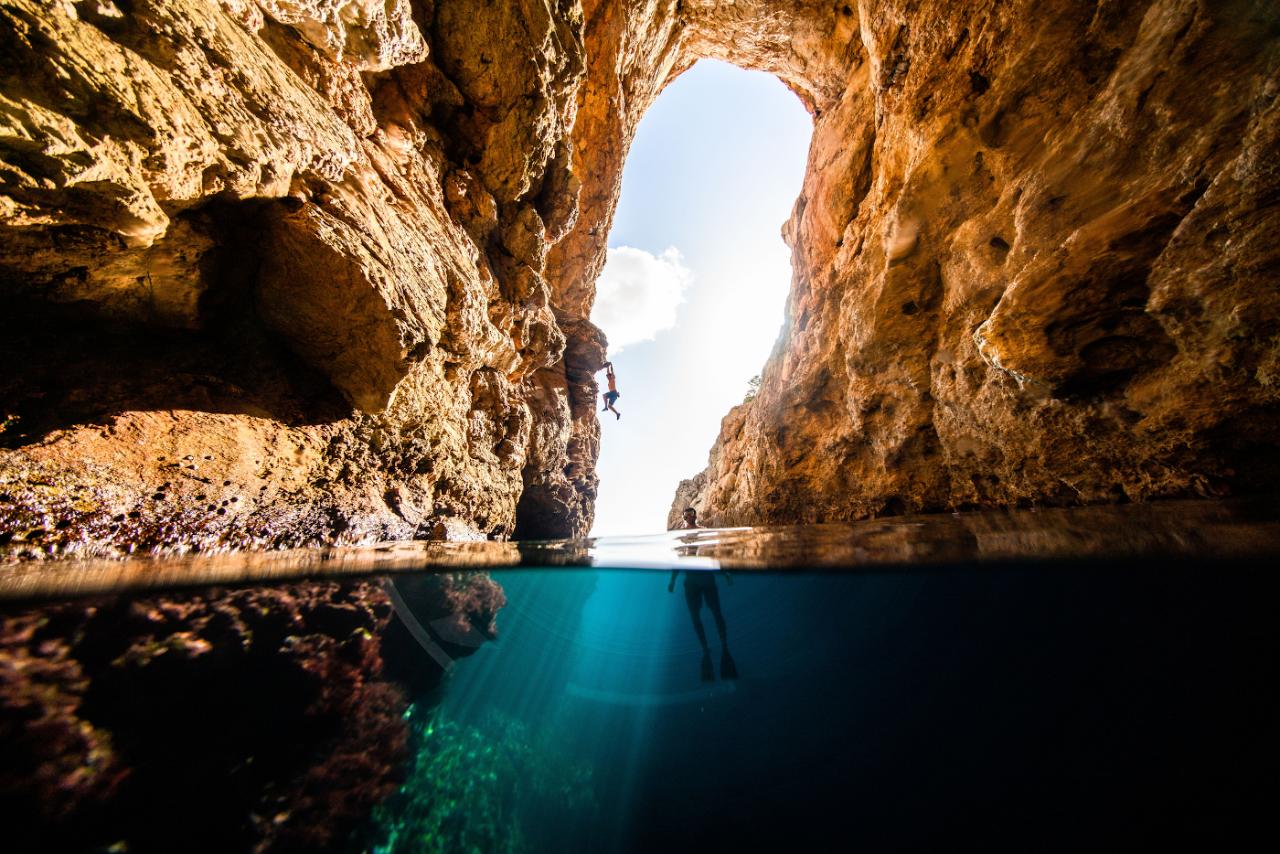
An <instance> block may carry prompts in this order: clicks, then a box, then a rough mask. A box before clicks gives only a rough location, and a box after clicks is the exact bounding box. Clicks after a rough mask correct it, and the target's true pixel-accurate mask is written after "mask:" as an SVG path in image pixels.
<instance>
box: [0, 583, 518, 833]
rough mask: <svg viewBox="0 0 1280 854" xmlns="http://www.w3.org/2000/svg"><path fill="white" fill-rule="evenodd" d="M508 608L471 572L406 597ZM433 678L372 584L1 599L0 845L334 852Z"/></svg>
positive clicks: (403, 740) (381, 794)
mask: <svg viewBox="0 0 1280 854" xmlns="http://www.w3.org/2000/svg"><path fill="white" fill-rule="evenodd" d="M504 603H505V599H504V597H503V595H502V593H501V590H500V589H499V588H498V587H497V585H496V584H494V583H493V581H492V580H490V579H489V577H488V576H487V575H485V574H483V573H476V574H470V575H462V574H457V575H444V576H431V577H430V578H427V579H423V580H421V581H419V582H418V583H417V585H416V587H415V595H414V597H413V607H414V608H415V609H416V613H419V614H420V615H421V616H422V617H423V619H429V618H432V617H437V616H440V615H449V616H453V617H457V618H458V619H460V620H464V621H467V622H468V623H469V624H470V625H474V626H475V627H476V628H477V629H478V630H480V631H481V632H484V633H485V634H488V635H492V634H493V632H494V626H493V620H494V616H495V614H496V612H497V610H498V609H499V608H501V607H502V605H503V604H504ZM473 651H474V649H472V648H454V649H451V650H450V654H451V655H453V656H455V657H458V656H463V655H468V654H470V653H471V652H473ZM441 676H442V672H441V670H440V668H439V666H437V665H436V664H435V662H433V661H432V659H431V658H430V657H428V655H427V653H426V652H424V651H423V650H422V649H421V648H420V647H419V646H418V645H417V642H416V641H414V640H412V638H410V637H409V636H408V633H407V632H406V631H405V629H404V627H403V624H402V623H401V622H400V619H399V617H398V616H396V615H393V612H392V604H391V602H390V601H389V600H388V597H387V594H386V592H385V590H384V588H383V587H382V586H381V585H380V584H379V583H377V582H369V581H363V582H346V583H336V582H306V583H300V584H293V585H286V586H279V587H259V588H254V589H240V590H235V589H231V590H227V589H218V588H206V589H203V590H200V591H199V592H187V593H167V594H160V595H154V596H147V597H143V598H130V597H127V596H113V597H108V598H100V599H93V600H81V601H66V602H60V603H57V604H53V605H46V606H27V607H10V608H7V609H5V610H3V611H0V740H3V743H4V745H5V750H4V751H3V753H2V754H0V816H3V817H4V818H5V819H6V820H7V821H8V822H9V824H10V826H11V828H13V832H12V833H11V834H10V839H9V842H8V845H9V847H10V848H11V850H15V851H40V850H57V851H101V850H104V849H106V848H109V847H117V848H121V849H127V850H129V851H156V852H162V851H171V850H173V846H174V843H175V840H182V845H183V847H185V848H188V849H190V850H198V851H262V852H266V851H273V852H283V851H319V850H335V849H341V848H342V847H343V846H344V845H345V844H346V842H347V839H348V837H349V836H350V834H351V832H352V831H353V830H354V829H355V828H356V827H357V826H358V825H359V824H360V823H361V822H363V821H364V820H365V819H366V817H367V815H368V813H369V811H370V810H371V809H372V808H373V807H374V805H375V804H377V803H379V802H380V801H382V800H383V799H385V798H386V797H387V796H389V795H390V794H392V793H393V792H394V791H395V790H396V788H397V787H398V785H399V782H400V780H401V778H402V774H403V766H404V761H405V759H406V756H407V737H408V730H407V724H406V721H405V712H406V710H407V709H408V707H409V702H410V699H411V698H414V697H417V696H420V695H421V693H422V692H425V691H429V690H431V689H433V688H436V687H438V685H439V683H440V681H441ZM139 698H144V699H145V702H139ZM122 835H123V838H122Z"/></svg>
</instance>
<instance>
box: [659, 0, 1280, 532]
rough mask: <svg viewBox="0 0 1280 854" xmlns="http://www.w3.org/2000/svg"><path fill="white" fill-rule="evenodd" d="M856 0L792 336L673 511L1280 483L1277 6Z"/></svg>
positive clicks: (803, 207) (765, 511) (769, 517)
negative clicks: (942, 4) (1279, 446)
mask: <svg viewBox="0 0 1280 854" xmlns="http://www.w3.org/2000/svg"><path fill="white" fill-rule="evenodd" d="M840 11H841V12H842V13H844V14H845V15H846V16H847V17H852V18H854V19H856V22H857V23H856V37H855V41H854V43H853V44H852V46H851V48H850V55H849V61H848V64H847V65H846V67H845V71H844V72H843V74H842V75H841V78H840V80H839V83H838V84H837V85H836V86H835V87H834V88H827V89H825V90H823V91H822V92H820V93H819V94H818V95H817V96H816V98H815V100H814V101H813V102H812V107H813V112H814V118H815V125H814V139H813V144H812V148H811V151H810V155H809V168H808V173H807V175H806V178H805V183H804V191H803V193H802V194H801V196H800V199H799V200H798V201H797V203H796V207H795V210H794V213H793V215H792V217H791V219H790V220H789V221H788V222H787V224H786V225H785V226H784V232H783V233H784V236H785V238H786V239H787V241H788V243H789V244H790V245H791V247H792V249H793V258H794V267H795V277H794V280H793V283H792V290H791V294H790V296H789V298H788V302H787V321H786V325H785V328H784V331H783V334H782V337H781V339H780V340H779V341H778V343H777V346H776V348H775V350H774V352H773V355H772V356H771V357H770V359H769V362H768V364H767V365H766V367H765V369H764V374H763V380H764V381H763V385H762V387H761V389H760V392H759V394H758V395H757V396H756V398H755V399H754V400H752V401H750V402H748V403H745V404H744V405H742V406H740V407H737V408H736V409H735V410H734V411H733V412H731V413H730V414H729V415H728V416H727V417H726V418H725V419H724V422H723V425H722V429H721V433H720V436H719V438H718V439H717V441H716V443H715V446H714V448H713V449H712V451H711V456H710V461H709V466H708V468H707V470H706V471H704V472H703V473H701V474H699V475H698V476H697V477H695V478H693V479H692V480H689V481H685V482H684V483H683V484H681V486H680V488H679V490H678V491H677V495H676V498H675V501H674V503H673V507H672V515H671V521H672V523H673V524H674V523H675V521H676V520H677V519H678V514H679V510H680V509H681V508H683V507H684V506H686V505H689V504H692V505H694V506H696V507H699V508H700V510H701V511H702V513H701V518H702V519H704V520H705V521H706V523H708V524H720V525H728V524H743V523H762V522H784V521H785V522H803V521H822V520H830V519H849V518H858V517H865V516H874V515H878V514H892V513H900V512H904V511H919V510H942V509H957V508H968V507H976V506H993V505H1013V504H1075V503H1089V502H1107V501H1126V500H1133V501H1139V500H1146V499H1152V498H1159V497H1166V496H1173V495H1222V494H1226V493H1228V492H1248V491H1258V490H1267V489H1274V483H1275V475H1276V474H1277V462H1280V457H1278V455H1277V453H1276V450H1275V449H1276V440H1277V438H1280V421H1278V420H1277V412H1278V410H1277V404H1278V403H1280V386H1278V385H1277V374H1276V365H1277V364H1278V363H1277V359H1278V358H1280V337H1278V335H1280V298H1278V297H1277V290H1276V285H1277V281H1278V277H1280V249H1278V248H1277V245H1276V243H1275V241H1274V240H1273V239H1271V238H1270V237H1269V235H1273V234H1275V233H1276V230H1277V228H1278V227H1280V208H1277V205H1276V202H1277V200H1280V195H1277V194H1278V193H1280V169H1278V168H1277V163H1280V105H1278V103H1277V100H1276V98H1277V95H1278V94H1280V86H1278V85H1277V80H1278V79H1280V77H1278V76H1277V74H1278V72H1280V40H1278V38H1277V37H1278V36H1280V11H1278V10H1277V8H1276V7H1275V5H1274V4H1269V3H1258V2H1226V3H1196V2H1159V1H1157V2H1143V3H1107V2H1099V3H1071V2H1063V3H1050V4H1047V5H1046V4H1043V3H1041V4H1029V3H980V2H975V3H967V4H964V5H963V9H961V7H957V6H955V5H954V4H949V5H948V7H947V9H946V10H945V11H941V10H940V9H939V8H937V7H935V6H933V5H931V4H928V3H925V4H914V3H895V2H885V3H879V2H864V3H860V4H857V6H856V8H854V7H853V5H852V4H851V5H849V6H845V7H841V9H840ZM800 52H803V51H800ZM784 79H785V78H784Z"/></svg>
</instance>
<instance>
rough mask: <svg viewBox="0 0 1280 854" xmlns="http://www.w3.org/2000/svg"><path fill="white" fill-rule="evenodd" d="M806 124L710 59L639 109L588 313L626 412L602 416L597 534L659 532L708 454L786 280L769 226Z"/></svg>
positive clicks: (766, 87)
mask: <svg viewBox="0 0 1280 854" xmlns="http://www.w3.org/2000/svg"><path fill="white" fill-rule="evenodd" d="M812 132H813V125H812V122H811V120H810V118H809V115H808V113H806V112H805V110H804V107H803V106H801V104H800V101H799V99H797V98H796V97H795V95H793V94H792V93H791V92H790V91H788V90H787V89H786V87H784V86H783V85H782V83H780V82H779V81H778V80H777V78H775V77H773V76H771V75H768V74H764V73H761V72H752V71H743V70H741V69H739V68H735V67H733V66H730V65H727V64H724V63H720V62H712V61H708V60H703V61H702V62H699V63H698V64H697V65H696V66H694V67H693V68H692V69H690V70H689V71H687V72H685V74H683V75H682V76H681V77H680V78H679V79H677V80H676V81H675V82H673V83H672V84H671V85H670V86H668V87H667V89H666V91H664V92H663V93H662V95H661V96H660V97H659V98H658V99H657V101H656V102H655V103H654V105H653V106H652V107H651V108H650V109H649V111H648V113H646V114H645V117H644V119H643V120H642V121H641V123H640V127H639V129H638V131H637V133H636V137H635V141H634V142H633V143H632V146H631V151H630V154H629V156H628V158H627V163H626V167H625V169H624V172H623V179H622V196H621V198H620V200H619V204H618V210H617V213H616V215H615V217H614V224H613V230H612V231H611V232H610V234H609V256H608V262H607V264H606V267H605V270H604V272H603V273H602V275H601V279H600V281H599V283H598V284H597V288H596V294H597V296H596V304H595V308H594V310H593V312H592V319H593V320H594V321H595V322H596V323H597V325H599V326H600V327H601V328H602V329H604V331H605V333H606V334H607V335H608V336H609V341H610V358H612V360H613V363H614V367H615V370H616V371H617V376H618V391H619V392H621V397H620V398H619V400H618V402H617V409H618V410H619V411H620V412H621V413H622V418H621V419H620V420H616V419H615V418H614V416H613V414H612V413H609V412H605V413H602V414H601V418H602V423H601V433H602V437H601V453H600V462H599V466H598V469H597V470H598V473H599V475H600V495H599V499H598V501H597V504H596V521H595V526H594V528H593V529H592V534H593V535H594V536H613V535H623V534H641V533H649V532H654V531H661V530H663V529H664V528H665V527H666V516H667V510H668V509H669V508H670V506H671V500H672V497H673V496H674V493H675V488H676V485H677V484H678V483H679V482H680V481H681V480H682V479H683V478H687V477H692V476H693V475H694V474H696V473H697V472H699V471H701V470H702V469H703V467H705V466H706V463H707V453H708V451H710V449H711V445H712V443H713V442H714V441H715V438H716V435H717V434H718V433H719V431H720V420H721V419H722V418H723V417H724V416H725V415H726V414H727V413H728V411H729V409H730V408H731V407H733V406H734V405H736V404H738V403H741V402H742V399H743V396H744V395H745V394H746V392H747V381H748V380H749V379H751V377H752V376H754V375H756V374H758V373H759V372H760V370H761V368H763V367H764V362H765V359H766V358H768V355H769V351H770V350H771V349H772V348H773V344H774V342H775V340H776V339H777V337H778V332H779V330H780V328H781V325H782V317H783V308H784V304H785V302H786V295H787V290H788V288H789V287H790V283H791V256H790V250H789V249H788V248H787V246H786V244H785V243H783V242H782V237H781V233H780V231H781V226H782V223H783V222H785V221H786V219H787V217H788V216H789V215H790V213H791V207H792V205H793V204H794V203H795V199H796V196H797V195H798V194H799V192H800V186H801V181H802V178H803V175H804V164H805V155H806V152H807V150H808V146H809V137H810V136H811V134H812ZM601 380H602V386H603V374H601Z"/></svg>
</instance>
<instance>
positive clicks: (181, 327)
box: [0, 0, 1280, 556]
mask: <svg viewBox="0 0 1280 854" xmlns="http://www.w3.org/2000/svg"><path fill="white" fill-rule="evenodd" d="M1277 18H1278V13H1277V11H1276V9H1275V7H1274V4H1271V3H1268V2H1265V0H1224V2H1207V0H1206V2H1195V0H1145V2H1137V3H1129V2H1125V3H1120V2H1110V1H1109V0H1099V2H1081V1H1080V0H1048V2H1037V3H1031V2H1025V0H1018V1H1017V2H994V0H993V1H992V2H983V0H968V2H965V3H961V4H955V3H948V4H938V3H932V2H919V0H913V2H908V0H862V2H854V0H850V1H849V2H835V3H832V2H818V1H817V0H797V1H796V2H781V0H735V2H731V0H611V1H610V2H606V0H507V2H480V0H435V2H431V0H218V2H214V0H130V2H127V3H125V2H115V1H114V0H13V2H9V3H6V4H5V5H4V6H3V7H2V8H0V57H3V59H4V62H3V65H2V66H0V233H2V234H3V241H2V242H0V296H2V297H3V300H4V305H5V306H6V309H7V311H6V319H7V320H8V321H9V322H8V323H7V324H6V327H7V328H6V330H5V331H6V334H5V335H4V336H3V338H2V340H0V358H3V360H4V363H5V365H6V367H7V369H6V371H5V373H4V374H3V377H2V378H0V417H2V418H3V421H0V538H3V540H4V542H0V548H3V549H5V550H7V551H8V552H10V553H17V554H21V555H26V556H32V555H40V554H48V553H66V552H67V551H68V550H71V551H76V550H79V551H94V550H110V549H112V548H114V547H117V546H118V547H121V548H127V547H130V546H132V547H142V548H151V547H164V546H179V547H201V548H206V547H217V546H223V545H234V546H255V545H282V544H296V543H307V542H318V541H330V540H368V539H373V538H380V537H393V538H395V537H410V536H426V537H456V536H464V535H480V534H482V535H488V536H495V537H502V536H508V535H512V534H515V535H518V536H523V537H537V536H548V535H550V536H563V535H573V534H582V533H585V531H586V530H587V529H588V528H589V527H590V523H591V517H592V505H593V501H594V497H595V488H596V476H595V461H596V457H597V454H598V451H599V440H600V437H599V428H598V425H597V422H596V419H595V414H594V409H595V400H596V394H597V389H596V385H595V381H594V379H593V375H594V373H595V371H596V370H597V369H598V368H599V367H600V364H601V362H602V360H603V358H604V352H605V341H604V339H603V336H602V335H601V334H600V332H599V331H598V330H596V329H595V328H594V327H593V326H592V325H591V324H590V322H589V321H588V319H587V318H588V317H589V314H590V306H591V301H592V298H593V293H594V284H595V280H596V277H597V276H598V273H599V271H600V269H601V267H602V265H603V261H604V253H605V246H606V240H607V235H608V230H609V226H610V224H611V221H612V217H613V211H614V206H615V205H616V202H617V197H618V190H619V186H620V181H621V174H622V163H623V160H624V159H625V156H626V152H627V148H628V146H629V144H630V141H631V138H632V135H633V133H634V131H635V128H636V126H637V124H638V122H639V120H640V118H641V117H642V116H643V114H644V112H645V110H646V109H647V108H648V106H649V105H650V104H651V103H652V102H653V99H654V98H656V97H657V95H658V94H659V93H660V92H661V90H662V87H663V86H665V85H666V84H667V83H668V82H669V81H670V80H672V79H674V77H675V76H677V75H678V74H679V73H681V72H682V71H683V70H685V69H687V68H688V67H689V66H690V65H691V64H692V63H693V62H695V61H696V60H697V59H699V58H702V57H716V58H720V59H724V60H727V61H730V62H734V63H737V64H739V65H741V66H744V67H748V68H756V69H762V70H765V71H768V72H770V73H773V74H776V75H777V76H778V77H779V78H780V79H781V80H783V81H784V82H785V83H786V84H787V85H788V86H789V87H790V88H791V89H792V90H793V91H794V92H795V93H796V94H797V96H798V97H800V98H801V100H802V101H803V102H804V104H805V105H806V106H807V108H808V109H809V110H810V112H811V113H812V115H813V117H814V139H813V144H812V148H811V151H810V161H809V168H808V172H807V175H806V178H805V183H804V189H803V192H802V194H801V196H800V198H799V199H798V200H797V203H796V206H795V210H794V213H793V215H792V217H791V219H790V221H789V222H788V223H787V224H786V226H785V228H784V235H785V237H786V239H787V240H788V241H789V243H790V245H791V246H792V248H793V257H794V267H795V277H794V281H793V283H792V292H791V295H790V297H789V300H788V319H787V323H786V326H785V329H784V332H783V335H782V337H781V338H780V340H779V341H778V344H777V347H776V348H775V351H774V354H773V356H772V357H771V359H770V361H769V363H768V365H767V366H766V367H765V370H764V383H763V386H762V388H761V390H760V393H759V395H758V396H757V397H756V398H755V400H753V401H752V402H750V403H749V404H746V405H745V406H744V407H742V408H740V409H738V410H735V412H734V413H733V414H731V416H730V417H729V418H728V419H727V420H726V422H725V432H724V433H723V435H722V436H721V437H720V439H719V440H718V442H717V444H716V447H715V448H714V449H713V451H712V455H711V465H710V468H709V469H708V470H707V471H706V472H705V473H704V474H703V475H702V476H701V477H700V479H699V480H698V481H697V482H696V483H695V484H690V485H686V486H685V487H683V488H682V489H683V492H682V496H683V497H682V498H681V499H680V501H679V502H678V503H681V504H683V503H684V502H686V501H688V502H692V503H694V504H695V505H697V506H699V507H700V508H701V510H702V515H703V517H704V518H705V519H706V520H708V521H709V522H718V523H737V522H764V521H806V520H816V519H830V518H849V517H856V516H864V515H870V514H876V513H884V512H898V511H903V510H915V509H941V508H948V507H961V506H969V505H975V506H977V505H1002V504H1012V503H1019V502H1024V501H1034V502H1068V503H1070V502H1082V501H1107V500H1119V499H1135V500H1137V499H1145V498H1151V497H1158V496H1163V495H1179V494H1187V493H1200V494H1217V493H1219V492H1224V491H1228V490H1242V489H1257V488H1266V487H1267V486H1268V485H1269V484H1270V483H1272V482H1273V479H1272V478H1271V475H1272V474H1274V470H1275V466H1274V460H1275V453H1274V451H1273V447H1274V444H1275V432H1276V431H1275V424H1276V419H1275V414H1276V408H1277V401H1276V391H1275V388H1276V386H1275V377H1276V374H1277V370H1278V369H1277V367H1276V366H1277V341H1278V340H1280V338H1278V337H1277V336H1278V335H1280V329H1278V325H1277V308H1278V305H1280V303H1278V301H1277V298H1276V296H1275V282H1276V275H1277V257H1276V251H1277V250H1276V249H1275V248H1274V245H1273V244H1274V241H1273V240H1270V239H1269V237H1270V235H1273V234H1274V233H1276V225H1277V221H1276V220H1277V214H1276V205H1275V201H1276V194H1277V192H1278V190H1277V187H1278V186H1280V183H1278V182H1280V178H1278V177H1277V168H1276V165H1275V164H1276V163H1277V162H1280V158H1278V157H1277V156H1276V155H1277V140H1276V136H1277V133H1278V131H1277V121H1276V102H1275V98H1276V89H1277V84H1276V82H1275V81H1276V80H1277V79H1278V78H1280V75H1278V74H1277V70H1280V69H1277V33H1278V32H1280V23H1278V20H1277Z"/></svg>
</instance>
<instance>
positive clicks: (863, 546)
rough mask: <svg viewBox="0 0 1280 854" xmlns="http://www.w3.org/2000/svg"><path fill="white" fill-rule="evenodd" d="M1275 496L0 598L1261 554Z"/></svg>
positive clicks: (518, 546) (131, 562) (1273, 532)
mask: <svg viewBox="0 0 1280 854" xmlns="http://www.w3.org/2000/svg"><path fill="white" fill-rule="evenodd" d="M1277 551H1280V498H1275V499H1249V500H1237V501H1170V502H1163V503H1155V504H1134V505H1110V506H1102V507H1080V508H1053V509H1044V510H1010V511H987V512H980V513H953V514H935V515H922V516H895V517H889V518H886V519H877V520H871V521H865V522H855V523H851V524H827V525H791V526H777V527H763V528H720V529H713V528H706V529H698V530H692V531H688V530H686V531H666V532H662V533H657V534H650V535H644V536H634V537H601V538H595V539H583V540H548V541H536V542H461V543H438V542H394V543H381V544H376V545H370V546H356V547H334V548H311V549H292V550H283V551H272V552H254V553H243V552H241V553H236V552H227V553H221V554H194V555H166V556H163V557H154V558H153V557H139V558H129V559H121V560H85V561H75V560H68V561H55V562H32V563H13V564H10V565H7V566H6V565H3V564H0V598H9V599H15V598H24V597H49V596H55V597H56V596H69V595H77V594H85V593H97V592H106V591H121V590H135V589H145V588H165V587H173V586H189V585H200V584H230V583H246V582H249V583H254V582H265V581H279V580H287V579H296V578H334V577H345V576H359V575H368V574H376V573H386V572H405V571H419V570H423V569H450V570H456V569H489V568H499V567H503V568H505V567H551V566H579V567H597V568H616V569H641V568H649V569H655V568H656V569H662V568H686V567H687V568H691V569H693V568H701V569H716V568H724V569H740V570H747V569H751V570H759V569H774V570H778V569H811V570H812V569H823V570H831V569H842V570H855V571H856V570H859V569H875V568H887V567H895V566H896V567H919V566H925V565H935V564H989V563H997V562H1004V561H1015V562H1016V561H1046V560H1072V559H1083V558H1089V557H1106V558H1124V557H1135V558H1151V559H1176V560H1190V559H1203V558H1216V557H1224V558H1251V557H1252V558H1265V557H1267V556H1269V555H1274V554H1276V553H1277Z"/></svg>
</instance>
